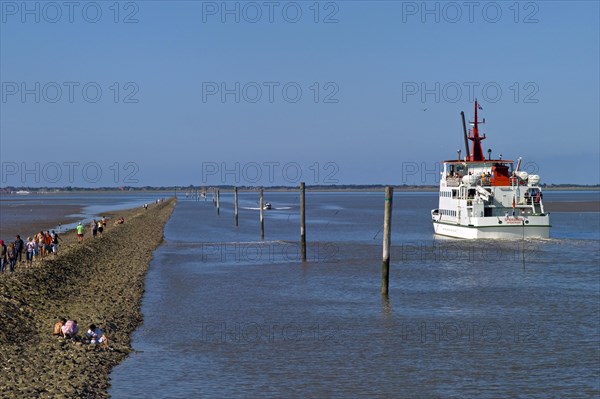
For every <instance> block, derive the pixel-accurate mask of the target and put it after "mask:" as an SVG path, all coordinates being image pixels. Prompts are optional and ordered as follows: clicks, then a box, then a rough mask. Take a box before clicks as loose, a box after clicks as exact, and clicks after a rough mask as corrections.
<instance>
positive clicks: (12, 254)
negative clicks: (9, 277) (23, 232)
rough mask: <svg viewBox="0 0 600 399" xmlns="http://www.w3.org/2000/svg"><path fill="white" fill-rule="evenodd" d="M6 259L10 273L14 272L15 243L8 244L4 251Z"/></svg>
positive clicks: (15, 259)
mask: <svg viewBox="0 0 600 399" xmlns="http://www.w3.org/2000/svg"><path fill="white" fill-rule="evenodd" d="M6 258H7V260H8V267H9V270H10V272H11V273H14V272H15V264H16V263H17V250H16V249H15V243H13V242H11V243H10V244H8V249H7V250H6Z"/></svg>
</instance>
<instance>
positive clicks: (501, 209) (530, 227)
mask: <svg viewBox="0 0 600 399" xmlns="http://www.w3.org/2000/svg"><path fill="white" fill-rule="evenodd" d="M478 109H482V108H481V107H480V106H479V104H478V103H477V100H475V120H474V121H473V122H471V124H472V126H473V129H472V130H470V131H469V134H467V127H466V124H465V118H464V113H461V115H462V122H463V133H464V139H465V148H466V154H467V156H465V157H464V158H463V159H461V156H460V152H461V151H460V150H458V159H455V160H448V161H443V168H442V172H441V174H442V175H441V179H440V192H439V205H438V209H433V210H432V211H431V219H432V222H433V229H434V231H435V234H438V235H444V236H449V237H455V238H471V239H475V238H487V239H498V238H500V239H517V238H548V237H549V236H550V216H549V214H548V212H546V211H545V210H544V202H543V194H542V188H541V187H540V176H538V175H535V174H528V173H527V172H526V171H523V170H520V168H521V158H519V160H518V162H517V165H516V168H515V167H514V162H513V161H510V160H504V159H502V155H500V157H499V159H492V158H491V151H492V150H488V157H487V159H486V158H485V156H484V154H483V151H482V149H481V141H482V140H483V139H485V135H483V136H480V135H479V124H480V123H485V119H484V120H483V122H479V121H478V120H477V110H478ZM468 140H471V141H472V142H473V145H472V147H471V150H469V142H468Z"/></svg>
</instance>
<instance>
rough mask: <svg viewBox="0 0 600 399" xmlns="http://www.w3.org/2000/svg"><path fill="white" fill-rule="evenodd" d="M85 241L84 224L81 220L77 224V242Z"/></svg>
mask: <svg viewBox="0 0 600 399" xmlns="http://www.w3.org/2000/svg"><path fill="white" fill-rule="evenodd" d="M82 241H83V225H82V224H81V222H79V224H78V225H77V242H79V243H81V242H82Z"/></svg>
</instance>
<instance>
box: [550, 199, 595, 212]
mask: <svg viewBox="0 0 600 399" xmlns="http://www.w3.org/2000/svg"><path fill="white" fill-rule="evenodd" d="M544 208H545V210H546V211H548V212H600V201H580V202H577V201H571V202H544Z"/></svg>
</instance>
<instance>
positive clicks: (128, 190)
mask: <svg viewBox="0 0 600 399" xmlns="http://www.w3.org/2000/svg"><path fill="white" fill-rule="evenodd" d="M392 187H394V190H396V191H400V192H437V191H438V190H439V186H432V185H427V186H425V185H423V186H414V185H392ZM260 188H263V189H264V190H266V191H282V192H285V191H296V190H298V186H238V189H239V190H240V191H256V190H258V189H260ZM384 188H385V185H383V184H348V185H342V184H340V185H310V184H307V185H306V190H307V191H313V192H352V191H356V192H368V191H381V190H383V189H384ZM203 189H206V190H211V189H219V190H223V191H226V192H227V191H233V190H234V189H235V186H232V185H205V186H187V187H183V186H182V187H179V186H178V187H151V186H145V187H125V188H124V189H121V188H119V187H99V188H86V187H73V188H66V187H54V188H50V187H6V188H1V189H0V201H1V200H3V199H5V198H7V197H9V198H11V199H12V198H16V197H17V198H18V197H21V196H22V197H28V196H31V195H40V194H43V195H51V194H55V195H64V194H86V193H97V194H102V193H111V194H114V193H121V194H140V193H148V194H152V193H157V194H158V193H174V192H175V191H177V193H178V194H181V193H189V192H191V191H195V190H200V191H202V190H203ZM542 189H543V190H544V191H600V185H577V184H574V185H567V184H565V185H563V184H558V185H557V184H551V185H546V186H542ZM17 191H28V192H29V194H16V192H17Z"/></svg>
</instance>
